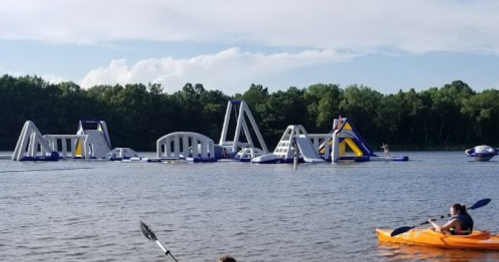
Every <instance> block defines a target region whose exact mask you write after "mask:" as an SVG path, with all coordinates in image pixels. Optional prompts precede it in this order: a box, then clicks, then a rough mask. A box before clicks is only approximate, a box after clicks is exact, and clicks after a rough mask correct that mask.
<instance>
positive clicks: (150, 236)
mask: <svg viewBox="0 0 499 262" xmlns="http://www.w3.org/2000/svg"><path fill="white" fill-rule="evenodd" d="M140 229H141V230H142V234H144V236H146V237H147V238H148V239H149V240H152V241H156V240H158V239H157V238H156V235H154V232H152V230H151V228H149V227H148V226H147V225H146V224H145V223H144V222H142V220H141V221H140Z"/></svg>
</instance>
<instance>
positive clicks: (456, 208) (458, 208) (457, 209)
mask: <svg viewBox="0 0 499 262" xmlns="http://www.w3.org/2000/svg"><path fill="white" fill-rule="evenodd" d="M450 214H451V215H453V216H454V215H459V214H466V206H465V205H461V204H458V203H456V204H454V205H452V206H451V207H450Z"/></svg>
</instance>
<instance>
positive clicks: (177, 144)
mask: <svg viewBox="0 0 499 262" xmlns="http://www.w3.org/2000/svg"><path fill="white" fill-rule="evenodd" d="M156 155H157V157H158V158H164V159H182V158H184V159H187V160H190V159H189V158H192V160H193V161H194V162H215V161H217V159H216V158H215V143H214V142H213V140H212V139H210V138H209V137H207V136H205V135H202V134H199V133H194V132H174V133H170V134H168V135H165V136H162V137H161V138H160V139H158V140H157V142H156Z"/></svg>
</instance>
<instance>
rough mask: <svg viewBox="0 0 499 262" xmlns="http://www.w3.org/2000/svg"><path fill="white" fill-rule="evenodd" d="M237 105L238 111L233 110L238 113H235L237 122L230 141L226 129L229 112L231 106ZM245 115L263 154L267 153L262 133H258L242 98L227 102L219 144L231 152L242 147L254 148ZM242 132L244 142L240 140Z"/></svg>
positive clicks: (228, 121) (227, 127)
mask: <svg viewBox="0 0 499 262" xmlns="http://www.w3.org/2000/svg"><path fill="white" fill-rule="evenodd" d="M237 106H239V111H235V112H238V113H236V118H237V122H236V130H235V133H234V139H233V140H232V141H227V131H228V129H229V123H230V118H231V112H232V109H233V107H237ZM245 115H246V117H247V118H248V120H249V121H250V123H251V127H252V129H253V130H254V133H255V134H256V136H257V138H258V142H259V143H260V145H261V147H262V148H261V150H262V151H263V152H264V154H268V153H269V151H268V149H267V146H266V144H265V141H264V140H263V137H262V134H261V133H260V130H259V129H258V126H257V125H256V122H255V119H254V118H253V115H252V114H251V111H250V109H249V107H248V105H247V104H246V102H245V101H243V100H231V101H229V102H228V103H227V110H226V112H225V119H224V124H223V128H222V135H221V136H220V142H219V145H220V146H222V147H224V148H228V149H230V150H231V151H232V152H238V151H239V150H242V149H244V148H256V146H255V144H254V143H253V139H252V138H251V133H250V129H249V128H248V124H247V123H246V118H245ZM242 132H244V137H245V138H246V139H247V141H246V142H242V141H241V133H242Z"/></svg>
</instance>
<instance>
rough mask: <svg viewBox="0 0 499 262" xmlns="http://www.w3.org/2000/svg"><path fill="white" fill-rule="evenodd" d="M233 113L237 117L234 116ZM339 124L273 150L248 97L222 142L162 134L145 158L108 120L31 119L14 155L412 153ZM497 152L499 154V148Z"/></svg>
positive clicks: (293, 157)
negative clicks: (52, 128) (54, 125)
mask: <svg viewBox="0 0 499 262" xmlns="http://www.w3.org/2000/svg"><path fill="white" fill-rule="evenodd" d="M233 115H234V116H235V117H234V118H235V119H233V120H232V121H231V118H232V116H233ZM231 124H232V125H231ZM234 124H235V127H234ZM333 127H334V128H333V129H332V130H330V131H329V132H325V133H318V134H315V133H308V132H307V131H306V130H305V128H304V127H303V126H302V125H289V126H288V127H286V129H285V130H284V133H283V134H282V136H281V139H280V140H279V142H278V144H277V145H276V147H275V149H274V151H273V152H269V150H268V148H267V145H266V143H265V141H264V139H263V136H262V135H261V133H260V130H259V128H258V125H257V123H256V121H255V119H254V117H253V115H252V113H251V111H250V109H249V107H248V105H247V104H246V102H245V101H243V100H231V101H228V103H227V109H226V113H225V117H224V123H223V128H222V132H221V135H220V140H219V142H218V144H216V143H215V142H214V140H213V139H211V138H209V137H207V136H205V135H203V134H200V133H196V132H186V131H178V132H173V133H169V134H166V135H164V136H162V137H160V138H158V139H157V140H156V157H155V158H144V157H141V156H140V155H139V154H138V153H137V152H135V151H134V150H133V149H131V148H128V147H123V148H122V147H119V148H113V147H112V144H111V138H110V137H109V132H108V129H107V125H106V122H105V121H103V120H80V121H79V124H78V129H77V130H76V132H75V134H42V133H41V132H40V130H39V129H38V128H37V127H36V125H35V123H33V122H32V121H26V123H25V124H24V126H23V128H22V130H21V134H20V135H19V138H18V141H17V144H16V148H15V150H14V153H13V155H12V160H14V161H58V160H60V159H74V160H111V161H123V162H166V161H186V162H194V163H205V162H218V161H238V162H248V163H254V164H271V163H326V162H330V163H336V162H341V161H354V162H365V161H408V160H409V157H408V156H399V157H390V156H388V157H386V156H385V157H381V156H378V155H376V154H375V152H374V150H373V149H372V148H371V146H369V144H368V143H367V142H366V141H365V140H364V138H363V137H362V136H361V134H360V133H359V132H358V131H357V130H356V129H355V128H354V126H353V125H352V123H351V122H350V120H349V119H348V118H346V117H343V118H341V117H339V118H338V119H335V120H334V123H333ZM229 130H231V131H232V130H233V131H234V133H233V134H234V135H233V137H230V136H229ZM250 130H251V131H252V132H250ZM254 136H256V139H254ZM495 152H496V154H497V150H496V151H495Z"/></svg>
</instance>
